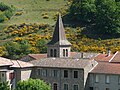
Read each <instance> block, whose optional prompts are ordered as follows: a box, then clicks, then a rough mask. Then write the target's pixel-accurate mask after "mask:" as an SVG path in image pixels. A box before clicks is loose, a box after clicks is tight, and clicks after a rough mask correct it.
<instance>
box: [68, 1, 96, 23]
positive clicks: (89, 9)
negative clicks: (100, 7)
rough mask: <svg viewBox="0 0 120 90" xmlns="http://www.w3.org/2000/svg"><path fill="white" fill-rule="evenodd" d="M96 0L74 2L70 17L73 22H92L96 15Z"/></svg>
mask: <svg viewBox="0 0 120 90" xmlns="http://www.w3.org/2000/svg"><path fill="white" fill-rule="evenodd" d="M94 3H95V0H74V1H73V3H72V5H71V6H70V9H69V10H70V16H71V17H72V19H73V20H78V21H82V22H91V21H92V20H94V18H93V17H94V16H95V13H96V7H95V4H94Z"/></svg>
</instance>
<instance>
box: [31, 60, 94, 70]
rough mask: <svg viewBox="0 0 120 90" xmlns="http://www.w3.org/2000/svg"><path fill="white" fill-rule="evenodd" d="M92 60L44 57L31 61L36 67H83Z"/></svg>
mask: <svg viewBox="0 0 120 90" xmlns="http://www.w3.org/2000/svg"><path fill="white" fill-rule="evenodd" d="M92 62H93V60H87V59H86V60H82V59H69V58H44V59H41V60H34V61H31V62H30V63H32V64H33V65H34V66H37V67H53V68H79V69H80V68H82V69H83V68H85V67H86V66H87V65H88V64H92Z"/></svg>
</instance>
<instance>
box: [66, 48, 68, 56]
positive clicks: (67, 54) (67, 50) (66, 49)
mask: <svg viewBox="0 0 120 90" xmlns="http://www.w3.org/2000/svg"><path fill="white" fill-rule="evenodd" d="M66 57H68V49H66Z"/></svg>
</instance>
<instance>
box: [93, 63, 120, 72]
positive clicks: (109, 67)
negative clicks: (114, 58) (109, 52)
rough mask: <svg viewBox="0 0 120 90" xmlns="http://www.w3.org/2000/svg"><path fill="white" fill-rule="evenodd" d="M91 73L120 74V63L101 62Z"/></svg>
mask: <svg viewBox="0 0 120 90" xmlns="http://www.w3.org/2000/svg"><path fill="white" fill-rule="evenodd" d="M91 73H102V74H120V64H116V63H109V62H99V63H98V65H97V66H96V67H95V68H94V69H93V70H92V71H91Z"/></svg>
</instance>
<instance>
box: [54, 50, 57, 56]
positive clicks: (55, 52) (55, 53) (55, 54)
mask: <svg viewBox="0 0 120 90" xmlns="http://www.w3.org/2000/svg"><path fill="white" fill-rule="evenodd" d="M56 56H57V50H56V49H54V57H56Z"/></svg>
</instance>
